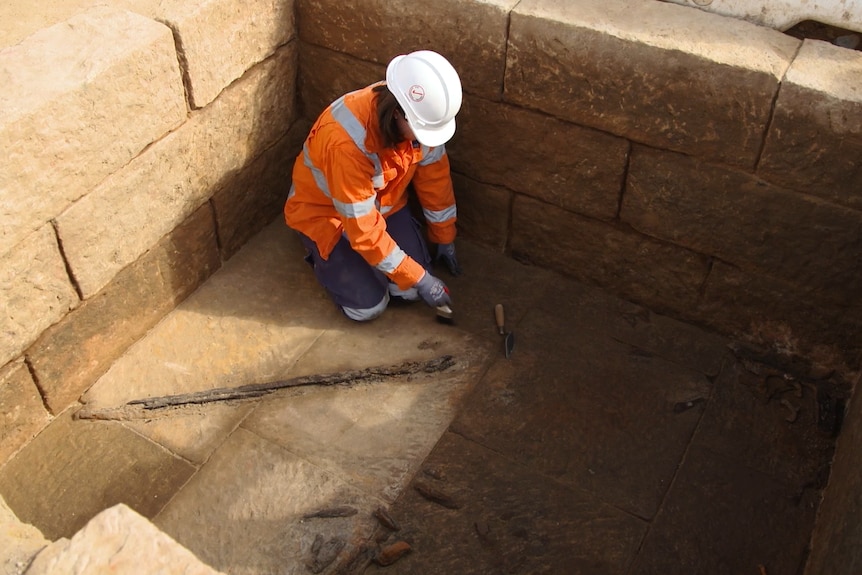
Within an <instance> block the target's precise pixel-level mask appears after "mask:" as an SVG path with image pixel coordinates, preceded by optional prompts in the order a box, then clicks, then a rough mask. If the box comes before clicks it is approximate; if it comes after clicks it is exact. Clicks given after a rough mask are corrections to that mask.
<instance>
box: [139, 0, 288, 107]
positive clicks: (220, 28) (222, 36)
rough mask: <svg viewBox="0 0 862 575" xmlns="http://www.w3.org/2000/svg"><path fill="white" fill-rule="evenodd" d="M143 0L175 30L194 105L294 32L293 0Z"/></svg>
mask: <svg viewBox="0 0 862 575" xmlns="http://www.w3.org/2000/svg"><path fill="white" fill-rule="evenodd" d="M142 1H143V2H144V3H145V4H147V5H148V6H147V7H146V10H147V12H149V14H150V15H152V16H153V17H154V18H157V19H158V20H160V21H164V22H166V23H167V24H168V25H169V26H170V27H171V29H173V30H174V33H175V35H176V39H177V45H178V48H179V51H180V58H181V60H182V62H183V66H184V70H183V72H184V74H185V80H186V87H187V88H188V91H189V99H190V100H191V101H190V104H191V107H192V108H193V109H194V108H203V107H204V106H206V105H207V104H209V103H210V102H212V101H213V100H215V99H216V97H217V96H218V95H219V94H220V93H221V92H222V90H224V89H225V88H227V87H228V86H229V85H230V84H231V83H232V82H234V81H235V80H237V79H238V78H240V77H241V76H243V74H245V72H246V70H248V69H249V68H252V67H254V66H255V65H256V64H258V63H259V62H262V61H263V60H265V59H266V58H267V57H268V56H270V55H271V54H273V53H274V52H275V51H276V50H278V49H279V48H280V47H281V46H283V45H285V44H287V43H288V42H289V41H290V40H292V39H293V38H294V37H295V36H296V21H295V17H294V8H293V6H294V1H295V0H251V1H248V0H246V1H243V0H206V1H204V2H185V1H184V0H168V1H167V2H164V1H162V2H153V0H142ZM289 77H293V76H289Z"/></svg>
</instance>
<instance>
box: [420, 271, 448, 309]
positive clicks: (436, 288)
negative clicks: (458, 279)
mask: <svg viewBox="0 0 862 575" xmlns="http://www.w3.org/2000/svg"><path fill="white" fill-rule="evenodd" d="M414 287H416V291H418V292H419V295H420V296H421V297H422V299H423V300H425V303H427V304H428V305H430V306H431V307H439V306H441V305H448V304H450V303H452V300H451V299H450V298H449V288H447V287H446V284H444V283H443V282H442V281H441V280H440V279H439V278H435V277H434V276H432V275H431V274H429V273H428V272H425V275H424V276H422V278H421V279H420V280H419V281H418V282H416V285H415V286H414Z"/></svg>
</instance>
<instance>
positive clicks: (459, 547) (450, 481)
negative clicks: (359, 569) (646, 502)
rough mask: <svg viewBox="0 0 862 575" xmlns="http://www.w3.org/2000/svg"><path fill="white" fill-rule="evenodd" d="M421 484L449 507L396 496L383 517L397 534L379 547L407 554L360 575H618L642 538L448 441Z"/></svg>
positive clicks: (490, 457)
mask: <svg viewBox="0 0 862 575" xmlns="http://www.w3.org/2000/svg"><path fill="white" fill-rule="evenodd" d="M421 480H422V481H423V482H425V483H426V484H431V485H432V486H433V488H434V489H435V490H437V491H439V492H441V493H444V494H445V495H446V496H447V497H449V498H451V500H452V501H453V502H454V503H455V504H456V505H458V508H451V507H452V506H449V507H447V506H443V505H440V504H438V503H435V502H433V501H430V500H428V499H426V498H424V497H423V496H421V495H420V494H419V492H417V491H416V490H410V491H408V492H405V494H404V497H403V498H401V499H399V501H398V503H397V504H396V505H395V506H393V507H392V509H391V510H390V513H391V514H392V515H393V517H394V518H395V519H396V520H397V521H398V522H399V524H400V526H401V530H400V531H399V532H396V533H392V534H391V535H390V538H389V540H387V541H384V542H383V543H382V545H384V546H385V545H387V544H388V543H391V542H392V541H395V540H398V539H401V540H405V541H407V542H408V543H409V544H410V545H411V547H412V550H411V553H410V554H408V555H407V556H406V557H404V558H403V559H401V560H399V561H398V562H397V563H395V564H393V565H392V566H390V567H385V568H381V567H378V566H376V565H372V566H371V567H370V568H369V569H367V570H366V573H381V574H383V573H392V574H401V573H403V574H415V573H422V574H423V575H437V574H440V575H450V574H452V573H458V574H463V575H469V574H475V575H480V574H481V575H484V574H488V573H536V574H538V573H545V574H561V573H579V574H583V575H589V574H595V575H609V574H615V573H625V572H626V569H627V567H628V565H629V564H630V563H631V561H632V559H633V557H634V554H635V553H636V551H637V548H638V545H639V544H640V541H641V539H642V538H643V536H644V534H645V532H646V523H645V522H643V521H641V520H639V519H637V518H635V517H632V516H631V515H628V514H626V513H624V512H622V511H620V510H619V509H616V508H614V507H611V506H609V505H606V504H604V503H602V502H600V501H598V500H597V499H595V498H593V497H591V496H590V495H588V494H587V493H585V492H584V491H582V490H580V489H577V488H571V487H568V486H564V485H561V484H560V483H558V482H557V481H554V480H553V479H550V478H548V477H546V476H543V475H541V474H540V473H539V472H538V470H537V469H535V468H530V467H525V466H522V465H521V464H520V463H518V462H514V461H512V460H510V459H508V458H506V457H504V456H502V455H500V454H498V453H495V452H493V451H491V450H489V449H487V448H485V447H482V446H480V445H478V444H476V443H474V442H472V441H469V440H467V439H464V438H463V437H460V436H458V435H456V434H453V433H447V434H446V435H445V436H444V437H443V438H442V439H441V441H440V443H439V444H438V445H437V447H436V448H435V449H434V451H433V452H432V453H431V455H430V457H429V458H428V460H427V461H426V462H425V463H424V464H423V473H422V474H421ZM418 481H419V478H417V482H418ZM381 538H382V537H381Z"/></svg>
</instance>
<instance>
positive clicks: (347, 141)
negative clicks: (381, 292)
mask: <svg viewBox="0 0 862 575" xmlns="http://www.w3.org/2000/svg"><path fill="white" fill-rule="evenodd" d="M381 84H383V82H379V83H377V84H372V85H371V86H368V87H366V88H363V89H361V90H357V91H355V92H351V93H349V94H346V95H344V96H342V97H341V98H339V99H338V100H336V101H335V102H333V103H332V104H331V105H330V106H329V107H328V108H327V109H326V110H325V111H324V112H323V113H322V114H321V115H320V117H319V118H318V119H317V122H315V124H314V126H312V128H311V132H310V133H309V135H308V138H306V140H305V143H304V144H303V147H302V152H301V153H300V155H299V157H297V159H296V163H295V164H294V167H293V185H292V186H291V189H290V193H289V194H288V197H287V202H285V205H284V218H285V221H286V222H287V225H288V226H290V227H291V228H293V229H295V230H297V231H299V232H301V233H303V234H305V235H306V236H308V237H309V238H310V239H311V240H313V241H314V243H315V244H316V245H317V249H318V250H319V251H320V255H321V256H322V257H323V258H324V259H327V258H328V257H329V254H330V253H331V252H332V250H333V248H334V247H335V244H336V243H338V240H339V238H340V237H341V236H342V234H344V236H345V237H346V238H347V239H348V240H349V241H350V245H351V247H352V248H353V249H354V250H356V251H357V252H358V253H359V254H361V255H362V257H363V258H365V260H366V261H367V262H368V263H369V264H370V265H372V266H374V267H376V268H377V269H379V270H380V271H381V272H383V273H384V274H386V276H387V277H388V278H389V279H390V280H391V281H392V282H393V283H395V284H396V285H397V286H398V287H399V288H400V289H409V288H411V287H413V285H414V284H415V283H416V282H417V281H419V279H421V277H422V275H423V274H424V273H425V269H424V268H423V266H422V264H420V263H419V262H417V261H415V260H414V259H413V258H411V257H410V256H408V255H407V254H406V253H405V252H404V251H403V250H402V249H401V248H400V247H398V245H397V244H396V243H395V240H393V239H392V237H391V236H390V235H389V234H388V233H387V232H386V222H385V218H386V217H387V215H388V214H393V213H395V212H397V211H398V210H400V209H403V208H405V207H406V206H407V186H408V184H409V183H410V182H411V181H412V182H413V188H414V189H415V191H416V195H417V198H418V200H419V203H420V205H421V206H422V211H423V214H424V216H425V219H426V221H427V223H428V239H429V240H430V241H432V242H434V243H440V244H445V243H451V242H452V241H454V239H455V233H456V232H455V219H456V209H455V194H454V191H453V188H452V177H451V175H450V173H449V157H448V156H447V155H446V149H445V147H444V146H437V147H434V148H429V147H427V146H424V145H420V144H419V143H418V142H400V143H399V144H397V146H396V147H395V148H387V147H384V144H383V134H382V133H381V131H380V128H379V124H378V119H377V105H376V101H375V100H376V97H375V94H374V92H372V89H373V88H374V87H375V86H378V85H381Z"/></svg>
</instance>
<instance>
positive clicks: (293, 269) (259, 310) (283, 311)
mask: <svg viewBox="0 0 862 575" xmlns="http://www.w3.org/2000/svg"><path fill="white" fill-rule="evenodd" d="M303 254H304V251H303V248H302V247H301V245H300V243H299V239H298V238H297V237H296V236H295V234H294V233H293V232H292V231H291V230H289V229H288V228H287V226H286V225H284V224H283V223H282V222H279V221H275V222H273V223H272V224H270V226H269V227H267V228H266V229H265V230H264V231H263V232H261V233H260V234H258V235H257V236H256V237H255V238H254V239H253V240H252V241H251V242H250V243H249V244H247V245H246V246H245V247H244V249H242V250H240V251H239V252H238V253H237V254H236V255H235V256H234V257H232V258H231V259H230V260H229V261H227V262H226V263H225V265H224V266H223V267H222V268H221V269H220V270H219V271H218V272H217V273H216V274H214V275H213V276H212V277H211V278H210V279H209V280H208V281H207V282H206V283H205V284H204V285H202V286H201V287H200V288H199V289H198V290H197V291H196V292H195V293H194V294H192V295H191V296H190V297H189V298H187V299H186V300H185V301H184V302H183V303H181V304H180V305H179V306H177V308H176V309H175V310H174V311H173V312H172V313H171V314H169V315H168V316H167V317H165V318H164V319H163V320H162V321H161V322H160V323H159V324H158V325H157V326H156V327H155V328H153V329H152V330H150V332H149V333H148V334H147V335H146V337H144V338H142V339H141V340H140V341H138V342H137V343H136V344H135V345H133V346H132V347H130V348H129V349H128V350H127V351H126V353H124V354H123V356H122V357H121V358H119V359H118V360H117V361H115V362H114V363H113V364H112V365H111V367H110V369H109V370H108V371H107V372H106V373H105V374H104V375H103V376H102V377H101V378H99V380H98V381H97V382H96V383H95V384H94V385H93V386H92V387H91V388H90V389H89V390H88V391H87V393H86V394H85V395H84V397H83V401H84V402H85V403H86V404H87V407H88V408H112V407H118V406H121V405H122V404H124V403H125V402H127V401H131V400H133V399H141V398H146V397H152V396H162V395H172V394H177V393H188V392H194V391H201V390H207V389H213V388H217V387H236V386H239V385H244V384H249V383H262V382H266V381H275V380H279V379H284V378H286V377H290V376H293V375H297V374H296V373H295V371H294V369H293V366H294V364H295V363H296V361H297V360H298V359H299V358H300V357H301V356H302V355H303V354H304V353H305V352H306V351H307V350H308V348H309V346H311V345H312V343H313V342H314V341H315V340H316V339H317V338H318V337H320V334H321V331H322V329H323V328H322V326H323V325H326V322H329V321H338V320H339V319H340V317H343V316H341V314H340V312H339V311H338V310H336V309H335V306H334V305H332V303H331V302H330V301H329V299H328V297H327V296H326V293H325V292H324V291H323V289H322V288H320V286H319V285H318V284H317V282H316V280H315V279H314V275H313V274H312V273H311V270H310V269H309V268H308V265H307V264H306V263H305V261H304V260H303ZM344 321H345V322H347V321H349V320H346V319H344ZM251 407H252V405H251V404H249V403H245V404H243V403H239V404H236V403H233V404H223V405H212V406H203V407H198V406H191V407H190V408H188V409H180V410H165V411H164V412H161V413H153V414H152V417H151V418H150V419H149V420H133V421H128V422H127V423H126V425H128V426H130V427H132V428H133V429H135V430H136V431H138V433H140V434H141V435H143V436H144V437H148V438H150V439H152V440H153V441H155V442H157V443H159V444H160V445H164V446H165V447H167V448H168V449H169V450H170V451H172V452H174V453H177V454H179V455H181V456H182V457H184V458H186V459H188V460H189V461H193V462H196V463H203V462H204V461H206V460H207V458H209V456H210V455H211V454H212V452H213V450H214V449H215V448H216V447H218V446H219V445H220V444H221V443H222V442H223V441H224V440H225V437H226V436H227V435H228V434H229V433H231V431H233V430H234V429H235V428H236V426H237V425H238V424H239V422H240V421H242V419H243V418H244V417H245V416H246V415H247V414H248V410H249V409H250V408H251Z"/></svg>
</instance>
